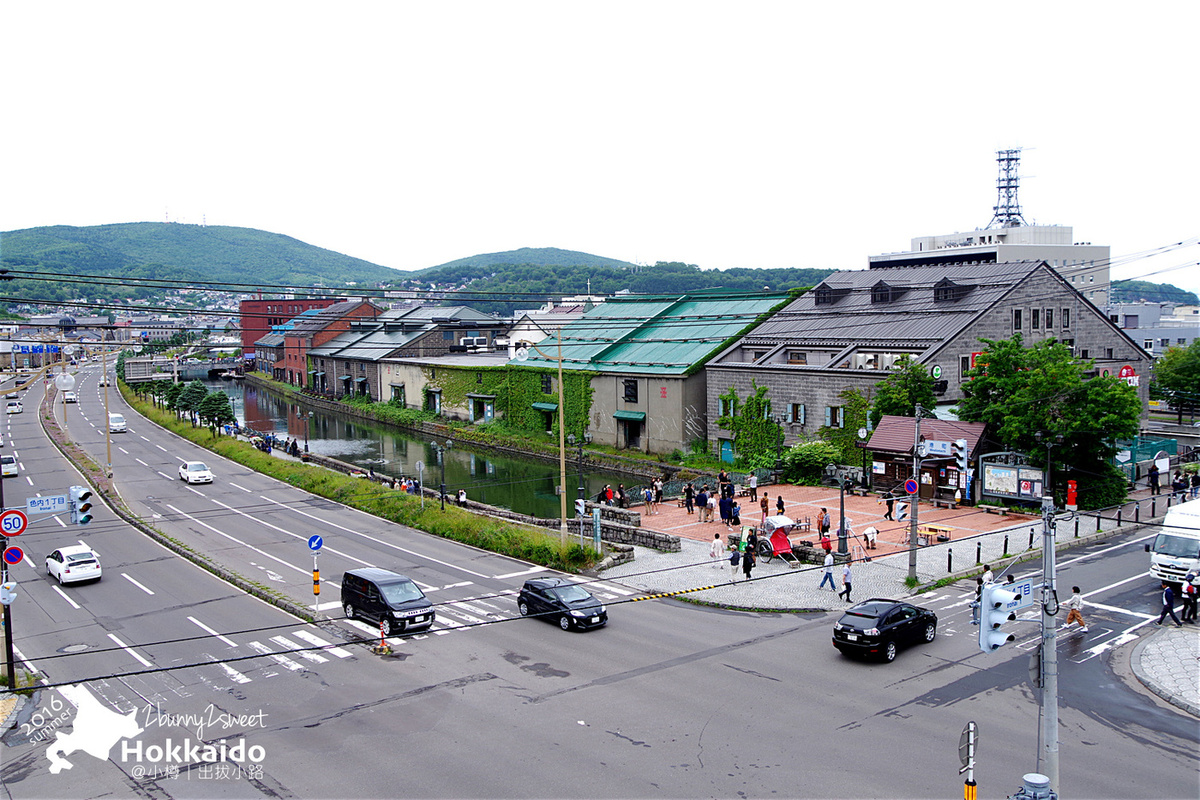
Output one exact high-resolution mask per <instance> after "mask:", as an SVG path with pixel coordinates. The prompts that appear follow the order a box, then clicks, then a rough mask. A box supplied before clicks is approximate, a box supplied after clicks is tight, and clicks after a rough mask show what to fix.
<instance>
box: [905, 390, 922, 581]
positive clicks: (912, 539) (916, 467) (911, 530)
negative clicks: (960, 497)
mask: <svg viewBox="0 0 1200 800" xmlns="http://www.w3.org/2000/svg"><path fill="white" fill-rule="evenodd" d="M923 412H924V409H922V408H921V406H920V404H918V405H917V408H916V414H915V415H914V416H915V422H916V425H914V426H913V480H914V481H916V482H917V492H916V494H914V495H912V496H911V497H910V498H909V499H908V513H909V515H910V520H909V523H908V579H909V581H911V582H913V583H914V584H915V583H916V580H917V506H919V505H920V504H921V454H920V453H918V452H917V448H919V447H920V446H921V414H922V413H923Z"/></svg>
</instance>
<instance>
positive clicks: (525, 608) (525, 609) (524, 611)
mask: <svg viewBox="0 0 1200 800" xmlns="http://www.w3.org/2000/svg"><path fill="white" fill-rule="evenodd" d="M517 611H520V612H521V616H522V617H528V616H529V604H528V603H526V602H525V601H524V600H522V601H521V602H519V603H517Z"/></svg>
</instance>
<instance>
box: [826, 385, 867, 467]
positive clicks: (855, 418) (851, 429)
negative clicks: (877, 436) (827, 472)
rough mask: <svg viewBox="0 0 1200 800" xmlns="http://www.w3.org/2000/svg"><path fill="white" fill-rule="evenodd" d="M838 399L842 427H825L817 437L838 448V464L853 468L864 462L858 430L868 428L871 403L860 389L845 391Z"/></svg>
mask: <svg viewBox="0 0 1200 800" xmlns="http://www.w3.org/2000/svg"><path fill="white" fill-rule="evenodd" d="M838 397H839V398H841V401H842V420H841V422H842V424H841V426H840V427H837V426H832V425H828V426H827V425H823V426H821V428H820V429H818V430H817V435H818V436H820V437H821V439H822V440H824V441H826V442H828V443H829V444H831V445H833V446H834V447H836V448H837V453H838V457H837V463H838V464H848V465H851V466H853V465H855V464H858V463H859V462H860V461H861V460H862V454H863V451H862V448H861V447H859V446H858V429H859V428H865V427H867V412H868V410H869V409H870V407H871V403H870V401H868V400H867V398H866V397H865V396H864V395H863V393H862V392H860V391H859V390H858V389H843V390H842V391H841V393H840V394H838Z"/></svg>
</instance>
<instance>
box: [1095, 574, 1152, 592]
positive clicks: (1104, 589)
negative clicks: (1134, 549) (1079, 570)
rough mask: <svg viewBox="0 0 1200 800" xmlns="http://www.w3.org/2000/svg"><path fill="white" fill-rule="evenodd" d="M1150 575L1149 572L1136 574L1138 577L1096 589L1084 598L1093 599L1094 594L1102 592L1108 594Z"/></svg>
mask: <svg viewBox="0 0 1200 800" xmlns="http://www.w3.org/2000/svg"><path fill="white" fill-rule="evenodd" d="M1149 574H1150V573H1149V571H1147V572H1139V573H1138V574H1136V575H1130V576H1129V577H1128V578H1126V579H1125V580H1123V581H1117V582H1116V583H1110V584H1109V585H1108V586H1101V587H1100V588H1099V589H1094V590H1092V591H1090V592H1088V593H1087V594H1085V595H1083V596H1084V597H1085V598H1087V597H1091V596H1092V595H1094V594H1100V593H1101V592H1107V591H1108V590H1109V589H1115V588H1117V587H1118V586H1122V585H1124V584H1126V583H1130V582H1132V581H1137V580H1141V579H1143V578H1145V577H1146V576H1148V575H1149Z"/></svg>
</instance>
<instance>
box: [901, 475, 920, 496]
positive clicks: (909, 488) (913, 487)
mask: <svg viewBox="0 0 1200 800" xmlns="http://www.w3.org/2000/svg"><path fill="white" fill-rule="evenodd" d="M917 488H918V487H917V482H916V481H914V480H913V479H912V478H909V479H908V480H906V481H905V482H904V491H906V492H908V493H909V494H916V493H917Z"/></svg>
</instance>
